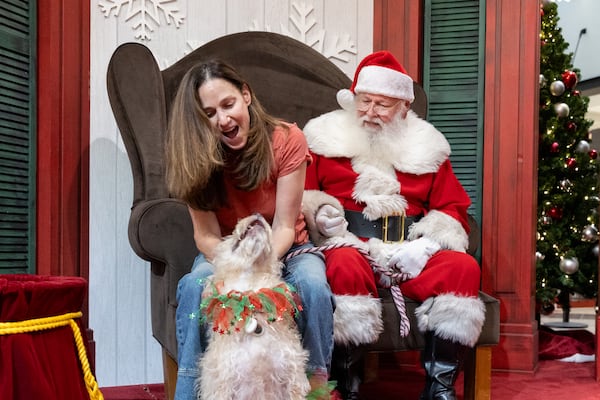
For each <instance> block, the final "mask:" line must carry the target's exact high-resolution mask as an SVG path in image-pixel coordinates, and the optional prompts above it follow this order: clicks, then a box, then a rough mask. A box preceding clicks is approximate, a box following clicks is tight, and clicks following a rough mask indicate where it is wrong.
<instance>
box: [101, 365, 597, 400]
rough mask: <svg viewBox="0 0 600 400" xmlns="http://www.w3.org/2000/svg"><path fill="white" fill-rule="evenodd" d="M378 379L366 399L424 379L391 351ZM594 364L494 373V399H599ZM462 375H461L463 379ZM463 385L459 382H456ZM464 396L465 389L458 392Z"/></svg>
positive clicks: (137, 391)
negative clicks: (400, 364)
mask: <svg viewBox="0 0 600 400" xmlns="http://www.w3.org/2000/svg"><path fill="white" fill-rule="evenodd" d="M380 363H381V364H380V365H381V368H380V371H379V380H378V381H377V382H372V383H367V384H365V385H363V390H362V394H363V396H364V400H391V399H394V400H416V399H417V398H418V396H419V391H420V389H421V385H422V382H423V375H422V373H421V372H419V371H406V370H404V369H402V368H399V367H397V366H395V365H394V364H395V360H394V359H393V357H392V356H390V355H383V354H382V355H381V356H380ZM594 369H595V364H594V363H593V362H588V363H581V364H576V363H565V362H561V361H555V360H543V361H540V362H539V364H538V370H537V371H536V373H535V374H534V375H521V374H506V373H499V372H494V373H493V374H492V399H493V400H546V399H557V400H562V399H568V400H594V399H598V400H600V384H599V383H597V382H596V380H595V378H594ZM460 379H461V378H459V380H460ZM457 386H458V387H460V384H459V385H457ZM101 390H102V393H103V394H104V399H105V400H145V399H160V400H164V399H165V395H164V391H163V386H162V385H160V384H156V385H136V386H122V387H111V388H102V389H101ZM459 394H460V398H461V399H462V391H460V392H459Z"/></svg>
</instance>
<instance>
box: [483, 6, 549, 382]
mask: <svg viewBox="0 0 600 400" xmlns="http://www.w3.org/2000/svg"><path fill="white" fill-rule="evenodd" d="M486 14H487V15H486V76H485V125H484V135H485V136H484V143H485V144H484V179H483V182H484V185H483V196H484V203H483V222H484V223H483V226H482V246H483V248H482V250H483V255H484V257H483V259H482V261H483V262H482V268H483V273H484V276H485V279H484V282H483V288H484V290H486V291H488V292H490V293H492V294H493V295H495V296H496V297H497V298H499V299H500V300H501V331H500V337H501V342H500V345H499V346H497V347H496V348H494V350H493V353H492V354H493V356H492V363H493V367H494V368H495V369H505V370H512V371H523V372H532V371H533V370H534V369H535V368H536V366H537V362H538V331H537V323H536V320H535V238H536V215H537V213H536V208H537V190H536V188H537V149H538V139H537V138H538V113H539V88H538V82H539V48H540V43H539V27H540V9H539V4H538V2H537V1H531V2H529V1H525V2H519V1H508V2H507V1H503V0H492V1H487V2H486Z"/></svg>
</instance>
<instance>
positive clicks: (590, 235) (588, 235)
mask: <svg viewBox="0 0 600 400" xmlns="http://www.w3.org/2000/svg"><path fill="white" fill-rule="evenodd" d="M581 240H583V241H584V242H595V241H596V240H598V229H597V228H596V227H595V226H594V225H588V226H586V227H585V228H583V231H581Z"/></svg>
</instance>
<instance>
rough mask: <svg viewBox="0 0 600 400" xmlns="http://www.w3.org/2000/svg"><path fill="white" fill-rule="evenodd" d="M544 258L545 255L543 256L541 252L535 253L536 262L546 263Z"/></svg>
mask: <svg viewBox="0 0 600 400" xmlns="http://www.w3.org/2000/svg"><path fill="white" fill-rule="evenodd" d="M544 258H546V256H545V255H543V254H542V253H540V252H539V251H536V252H535V260H536V261H544Z"/></svg>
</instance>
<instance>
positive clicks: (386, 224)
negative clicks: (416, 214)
mask: <svg viewBox="0 0 600 400" xmlns="http://www.w3.org/2000/svg"><path fill="white" fill-rule="evenodd" d="M391 217H400V224H399V226H398V237H399V240H398V241H397V242H395V241H391V240H388V231H389V220H388V218H389V216H387V215H386V216H385V217H383V224H382V226H381V230H382V237H383V242H384V243H402V242H403V241H404V222H405V218H406V215H405V214H404V213H400V214H392V215H391Z"/></svg>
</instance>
